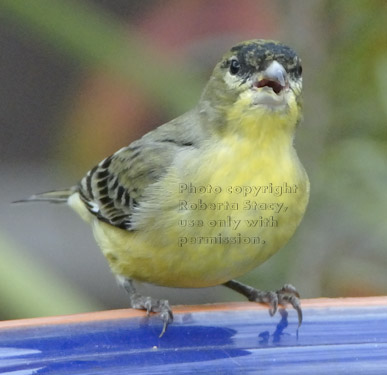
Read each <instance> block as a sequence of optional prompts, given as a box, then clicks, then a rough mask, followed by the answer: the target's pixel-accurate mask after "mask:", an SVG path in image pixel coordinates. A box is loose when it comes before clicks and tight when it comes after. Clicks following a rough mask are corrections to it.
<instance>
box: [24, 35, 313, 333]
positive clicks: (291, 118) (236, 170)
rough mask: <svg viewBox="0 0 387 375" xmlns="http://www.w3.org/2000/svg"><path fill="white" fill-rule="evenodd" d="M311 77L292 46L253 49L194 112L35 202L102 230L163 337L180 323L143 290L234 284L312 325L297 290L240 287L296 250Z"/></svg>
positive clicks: (230, 57)
mask: <svg viewBox="0 0 387 375" xmlns="http://www.w3.org/2000/svg"><path fill="white" fill-rule="evenodd" d="M301 74H302V67H301V60H300V58H299V57H298V56H297V55H296V53H295V52H294V51H293V50H292V49H291V48H289V47H288V46H286V45H284V44H281V43H279V42H276V41H271V40H261V39H257V40H250V41H246V42H242V43H240V44H238V45H236V46H234V47H232V48H231V49H230V51H228V52H227V53H226V54H225V55H224V56H223V57H222V59H221V60H220V62H219V63H218V64H217V65H216V66H215V69H214V71H213V73H212V75H211V77H210V79H209V81H208V83H207V85H206V87H205V88H204V91H203V93H202V95H201V97H200V100H199V102H198V104H197V105H196V107H194V108H193V109H192V110H190V111H189V112H187V113H185V114H183V115H182V116H180V117H178V118H176V119H174V120H172V121H170V122H168V123H166V124H164V125H161V126H159V127H158V128H156V129H155V130H153V131H151V132H149V133H147V134H145V135H144V136H143V137H142V138H141V139H139V140H136V141H134V142H133V143H131V144H130V145H129V146H127V147H124V148H122V149H120V150H118V151H117V152H116V153H114V154H113V155H111V156H109V157H107V158H106V159H104V160H103V161H102V162H100V163H99V164H98V165H97V166H95V167H94V168H93V169H91V170H90V171H89V172H88V173H87V174H86V176H85V177H84V178H83V179H82V180H81V181H80V182H79V184H77V185H75V186H73V187H71V188H69V189H65V190H60V191H52V192H48V193H43V194H38V195H34V196H32V197H31V198H29V199H28V200H38V201H50V202H65V203H68V204H69V205H70V206H71V207H72V208H73V209H74V210H75V211H76V212H78V214H79V215H80V216H81V217H82V218H83V219H84V220H86V221H87V222H89V223H90V224H91V226H92V228H93V233H94V236H95V239H96V241H97V242H98V244H99V246H100V247H101V249H102V252H103V254H104V255H105V257H106V258H107V260H108V262H109V265H110V267H111V269H112V271H113V273H114V274H115V275H116V276H117V278H118V279H119V280H120V282H121V283H122V284H123V286H124V287H125V289H126V290H127V291H128V293H129V296H130V302H131V306H132V307H133V308H136V309H144V310H146V311H147V312H148V314H149V312H156V313H159V314H160V316H161V319H162V320H163V329H162V332H161V335H163V333H164V332H165V330H166V328H167V326H168V323H170V322H172V320H173V314H172V311H171V309H170V307H169V304H168V301H166V300H156V299H154V298H152V297H144V296H142V295H140V294H138V293H137V292H136V290H135V288H134V286H133V283H132V280H138V281H143V282H148V283H153V284H156V285H162V286H169V287H183V288H190V287H192V288H197V287H209V286H214V285H219V284H223V285H225V286H227V287H229V288H231V289H233V290H235V291H237V292H239V293H241V294H243V295H245V296H246V297H247V298H248V299H249V300H250V301H256V302H261V303H268V304H269V305H270V307H271V308H270V313H271V314H272V315H273V314H274V313H275V312H276V310H277V306H278V304H282V305H284V304H287V303H290V304H291V305H292V306H293V307H294V308H295V309H296V310H297V312H298V319H299V324H301V321H302V312H301V307H300V301H299V295H298V293H297V291H296V289H295V288H294V287H293V286H291V285H289V284H287V285H285V286H284V287H283V288H282V289H280V290H277V291H276V292H264V291H260V290H257V289H254V288H251V287H249V286H247V285H244V284H242V283H240V282H238V281H235V280H233V279H234V278H236V277H238V276H241V275H243V274H245V273H246V272H248V271H250V270H252V269H253V268H255V267H257V266H258V265H260V264H261V263H262V262H264V261H265V260H266V259H268V258H269V257H270V256H271V255H273V254H274V253H275V252H276V251H277V250H279V249H280V248H281V247H282V246H283V245H284V244H286V243H287V241H288V240H289V239H290V238H291V237H292V235H293V233H294V232H295V230H296V228H297V226H298V225H299V223H300V221H301V219H302V217H303V215H304V212H305V209H306V206H307V203H308V198H309V181H308V177H307V174H306V172H305V170H304V168H303V166H302V165H301V163H300V161H299V159H298V157H297V154H296V151H295V149H294V147H293V139H294V133H295V130H296V127H297V125H298V124H299V122H300V120H301V117H302V100H301V91H302V76H301ZM161 335H160V336H161Z"/></svg>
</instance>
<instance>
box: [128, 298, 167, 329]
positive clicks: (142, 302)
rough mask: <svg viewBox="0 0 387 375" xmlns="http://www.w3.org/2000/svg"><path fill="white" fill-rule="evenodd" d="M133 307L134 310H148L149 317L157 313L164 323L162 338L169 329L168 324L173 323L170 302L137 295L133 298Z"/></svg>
mask: <svg viewBox="0 0 387 375" xmlns="http://www.w3.org/2000/svg"><path fill="white" fill-rule="evenodd" d="M131 305H132V308H134V309H140V310H146V313H147V315H148V316H149V315H150V313H157V314H158V315H159V316H160V318H161V320H162V321H163V329H162V331H161V334H160V336H159V337H162V336H163V335H164V333H165V331H166V330H167V328H168V324H170V323H172V322H173V313H172V310H171V308H170V306H169V302H168V301H167V300H165V299H155V298H152V297H145V296H141V295H139V294H135V295H134V296H133V297H132V298H131Z"/></svg>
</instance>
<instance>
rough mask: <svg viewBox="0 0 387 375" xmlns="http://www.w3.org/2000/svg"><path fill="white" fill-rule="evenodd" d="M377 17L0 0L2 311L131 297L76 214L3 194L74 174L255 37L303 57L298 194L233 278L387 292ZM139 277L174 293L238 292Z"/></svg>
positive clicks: (290, 8) (326, 6) (187, 96)
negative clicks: (295, 208)
mask: <svg viewBox="0 0 387 375" xmlns="http://www.w3.org/2000/svg"><path fill="white" fill-rule="evenodd" d="M386 25H387V2H386V1H385V0H369V1H367V0H353V1H345V0H308V1H304V0H292V1H287V0H277V1H273V0H260V1H256V0H244V1H240V2H236V1H231V0H185V1H178V0H162V1H161V0H152V1H150V0H147V1H146V0H115V1H110V0H87V1H86V0H78V1H75V0H34V1H33V2H26V1H24V0H1V1H0V175H1V179H0V186H1V189H0V300H1V304H0V319H13V318H23V317H33V316H45V315H55V314H68V313H76V312H84V311H95V310H102V309H112V308H122V307H127V306H128V305H129V304H128V298H127V296H126V294H125V292H124V291H123V290H122V289H121V288H119V287H118V286H117V285H116V282H115V279H114V277H113V275H112V274H111V273H110V270H109V267H108V265H107V263H106V261H105V259H104V258H103V256H102V254H101V253H100V250H99V248H98V247H97V245H96V243H95V242H94V239H93V237H92V232H91V230H90V228H89V226H88V225H87V224H86V223H84V222H83V221H82V220H81V219H80V218H79V217H78V216H77V215H76V214H75V213H73V212H72V211H71V210H70V209H69V208H68V207H65V206H57V205H45V204H29V205H23V206H22V205H20V206H17V205H11V204H10V202H12V201H14V200H17V199H21V198H24V197H28V196H29V195H31V194H33V193H35V192H42V191H47V190H50V189H56V188H61V187H67V186H69V185H72V184H74V183H76V182H77V181H78V180H79V179H80V178H81V177H82V176H83V175H84V174H85V172H86V171H87V170H88V169H90V168H91V167H93V166H94V165H95V164H96V163H97V162H99V161H100V160H101V159H102V158H104V157H105V156H107V155H109V154H111V153H112V152H114V151H116V150H117V149H118V148H120V147H123V146H126V145H128V144H129V143H130V142H131V141H133V140H134V139H136V138H138V137H140V136H141V135H143V134H144V133H145V132H147V131H149V130H151V129H152V128H154V127H156V126H158V125H160V124H161V123H163V122H166V121H168V120H170V119H172V118H174V117H175V116H177V115H178V114H181V113H183V112H184V111H186V110H187V109H189V108H191V107H192V106H194V105H195V103H196V101H197V100H198V97H199V95H200V91H201V89H202V88H203V85H204V83H205V82H206V80H207V79H208V77H209V75H210V74H211V71H212V69H213V66H214V64H215V63H216V62H217V61H218V59H219V57H220V56H221V55H222V54H223V53H224V52H225V51H226V50H228V49H229V48H230V46H232V45H233V44H235V43H237V42H239V41H242V40H246V39H253V38H269V39H278V40H281V41H282V42H284V43H286V44H289V45H291V46H292V47H293V48H294V49H295V50H296V51H297V52H298V53H299V55H300V56H301V57H302V60H303V69H304V99H305V100H304V107H305V119H304V122H303V124H302V125H301V126H300V127H299V129H298V133H297V138H296V148H297V150H298V154H299V156H300V158H301V160H302V162H303V164H304V166H305V167H306V169H307V171H308V174H309V177H310V180H311V199H310V204H309V208H308V211H307V214H306V216H305V218H304V220H303V222H302V224H301V226H300V228H299V230H298V231H297V233H296V235H295V236H294V238H293V239H292V240H291V242H290V243H289V244H288V245H287V246H286V247H285V248H284V249H282V251H280V252H278V253H277V254H276V255H275V256H274V257H273V258H271V259H270V260H269V261H267V262H266V263H265V264H264V265H262V266H261V267H259V268H258V269H256V270H255V271H253V272H251V273H249V274H248V275H246V276H244V277H243V278H241V280H242V281H244V282H247V283H249V284H251V285H254V286H256V287H259V288H262V289H268V290H273V289H277V288H280V287H281V286H282V285H283V284H284V283H292V284H294V285H296V286H297V288H298V290H299V291H300V293H301V295H302V297H305V298H314V297H320V296H326V297H344V296H369V295H383V294H387V272H386V268H387V245H386V244H387V126H386V125H387V90H386V87H387V26H386ZM140 288H141V289H140V290H141V291H142V292H143V293H151V294H152V295H155V296H159V297H163V298H169V299H170V301H171V302H172V303H173V304H182V303H185V304H194V303H204V302H215V301H232V300H242V298H241V297H240V296H238V295H237V294H235V293H234V292H231V291H228V290H226V288H224V287H216V288H208V289H200V290H174V289H168V288H154V287H150V286H147V285H143V286H141V287H140Z"/></svg>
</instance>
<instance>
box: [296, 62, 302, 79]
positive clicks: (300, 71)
mask: <svg viewBox="0 0 387 375" xmlns="http://www.w3.org/2000/svg"><path fill="white" fill-rule="evenodd" d="M297 74H298V75H299V76H300V77H301V74H302V66H301V65H298V67H297Z"/></svg>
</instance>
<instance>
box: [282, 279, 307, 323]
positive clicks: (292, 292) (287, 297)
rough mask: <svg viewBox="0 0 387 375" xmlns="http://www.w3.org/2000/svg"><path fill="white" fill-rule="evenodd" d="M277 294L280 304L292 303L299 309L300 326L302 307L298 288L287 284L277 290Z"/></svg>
mask: <svg viewBox="0 0 387 375" xmlns="http://www.w3.org/2000/svg"><path fill="white" fill-rule="evenodd" d="M276 295H277V299H278V304H280V305H283V306H285V305H287V304H290V305H292V307H293V308H294V310H296V311H297V316H298V327H300V326H301V323H302V309H301V301H300V294H299V293H298V291H297V289H296V288H295V287H294V286H293V285H291V284H285V285H284V286H283V287H282V288H281V289H279V290H277V292H276Z"/></svg>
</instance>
